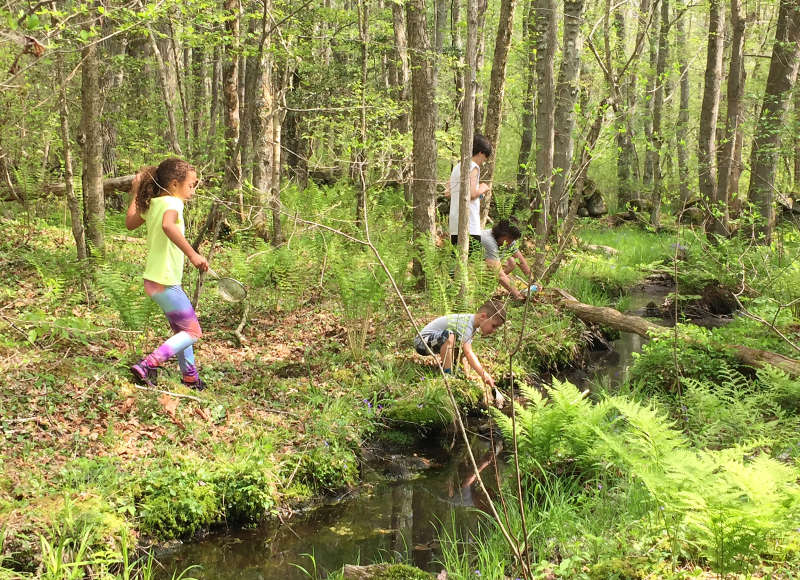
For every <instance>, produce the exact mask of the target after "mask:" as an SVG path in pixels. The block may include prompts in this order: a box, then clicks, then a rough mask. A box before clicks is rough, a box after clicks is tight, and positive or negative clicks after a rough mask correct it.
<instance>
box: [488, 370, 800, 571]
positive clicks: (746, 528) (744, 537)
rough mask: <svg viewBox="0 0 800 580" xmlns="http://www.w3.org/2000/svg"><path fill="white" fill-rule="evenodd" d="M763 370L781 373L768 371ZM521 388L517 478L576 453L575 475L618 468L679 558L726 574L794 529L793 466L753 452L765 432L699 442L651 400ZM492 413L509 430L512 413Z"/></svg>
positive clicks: (732, 378)
mask: <svg viewBox="0 0 800 580" xmlns="http://www.w3.org/2000/svg"><path fill="white" fill-rule="evenodd" d="M765 376H767V377H768V379H769V380H771V381H773V382H775V383H780V382H781V381H782V380H783V377H781V376H780V375H776V374H775V373H774V371H766V372H765ZM727 380H728V384H729V386H730V387H731V388H732V386H733V385H737V384H738V385H739V386H741V385H742V380H743V379H742V378H741V377H740V376H737V375H736V374H735V373H729V376H728V379H727ZM523 394H524V395H525V396H526V397H527V398H528V399H529V400H530V405H529V406H527V407H526V408H525V409H516V410H515V412H516V413H517V421H518V429H519V453H520V457H519V459H520V466H521V469H522V475H523V477H525V478H526V479H528V480H530V479H533V480H534V481H535V478H536V477H537V476H538V474H542V470H544V471H545V477H546V473H547V471H550V472H552V473H560V472H563V470H560V469H559V468H558V465H560V464H563V463H564V461H573V462H577V466H578V468H579V469H578V470H577V474H578V476H580V477H592V476H595V477H596V476H598V475H599V474H600V473H601V471H602V472H605V473H606V474H610V473H616V474H617V482H618V483H617V485H620V486H624V485H625V484H626V482H631V483H633V482H638V483H640V484H642V485H644V488H645V489H646V490H647V492H648V494H649V496H650V498H651V501H652V504H651V505H652V507H653V510H654V511H655V515H657V521H661V522H662V525H663V526H664V530H665V532H666V533H667V534H668V535H669V536H670V538H671V540H672V544H673V550H674V551H675V552H676V553H675V556H676V557H677V555H678V554H693V555H694V556H696V557H699V558H701V559H703V560H705V561H707V562H708V563H710V564H711V565H712V567H713V568H714V569H715V570H718V571H720V572H723V573H724V572H728V571H733V570H745V569H747V567H748V566H749V563H750V561H751V560H753V559H754V558H758V557H759V556H760V555H762V554H765V553H768V552H769V551H770V550H772V549H774V546H775V545H776V542H780V541H781V539H782V538H784V537H785V536H786V535H788V534H791V533H793V530H794V527H795V524H794V522H795V521H796V518H797V515H798V513H800V489H798V486H797V483H796V482H797V478H798V476H800V473H799V472H798V470H797V468H796V467H794V466H790V465H787V464H783V463H779V462H778V461H776V460H774V459H772V458H770V457H768V456H767V455H765V454H763V453H760V451H759V450H760V445H761V444H763V443H764V441H763V440H762V441H754V442H752V443H751V444H750V445H741V446H738V447H733V448H729V449H724V450H721V451H715V450H703V451H697V450H695V449H693V448H692V447H691V445H690V443H689V441H688V440H687V439H686V437H685V436H684V435H683V434H682V433H681V432H680V431H679V430H677V429H676V427H675V425H674V423H673V421H672V420H670V419H669V418H668V417H667V415H666V414H665V413H663V412H662V411H660V410H658V408H657V407H655V406H654V405H652V404H651V405H647V406H645V405H642V404H639V403H637V402H634V401H631V400H629V399H627V398H625V397H621V396H615V397H607V398H606V399H604V400H603V401H601V402H600V403H599V404H597V405H592V404H590V403H589V402H588V401H586V400H584V399H583V398H582V397H581V396H580V393H579V392H578V389H577V388H575V387H574V386H573V385H570V384H569V383H559V382H557V381H556V382H555V383H554V385H553V386H552V387H550V388H549V389H548V394H549V398H548V399H545V398H544V397H543V396H542V395H541V394H539V393H538V392H536V391H533V390H531V389H525V390H523ZM493 416H494V417H495V419H496V421H497V422H498V425H499V426H500V430H501V432H502V433H503V436H504V437H506V438H510V436H511V421H510V419H509V418H507V417H504V416H503V415H502V414H501V413H499V412H493ZM523 466H524V468H523ZM609 468H612V469H611V470H609ZM570 472H571V473H572V472H575V470H571V471H570Z"/></svg>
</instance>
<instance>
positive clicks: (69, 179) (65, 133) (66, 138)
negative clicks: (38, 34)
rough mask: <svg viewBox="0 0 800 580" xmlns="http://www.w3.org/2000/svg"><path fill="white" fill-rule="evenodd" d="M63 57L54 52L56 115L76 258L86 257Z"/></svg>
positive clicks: (83, 258)
mask: <svg viewBox="0 0 800 580" xmlns="http://www.w3.org/2000/svg"><path fill="white" fill-rule="evenodd" d="M63 59H64V57H63V56H62V53H61V52H57V53H56V76H57V82H58V87H59V100H58V116H59V119H60V121H61V146H62V148H63V150H64V189H65V191H66V194H67V207H69V215H70V221H71V222H72V237H73V238H75V248H76V249H77V253H78V259H79V260H85V259H86V237H85V234H84V231H83V216H82V214H81V208H80V201H79V200H78V197H77V196H76V195H75V188H74V183H73V177H74V176H73V173H72V139H71V138H70V134H69V108H68V107H67V81H66V79H65V78H64V62H63Z"/></svg>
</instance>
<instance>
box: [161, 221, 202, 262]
mask: <svg viewBox="0 0 800 580" xmlns="http://www.w3.org/2000/svg"><path fill="white" fill-rule="evenodd" d="M177 222H178V212H177V211H175V210H174V209H168V210H167V211H165V212H164V218H163V219H162V220H161V227H162V228H163V230H164V233H165V234H166V235H167V237H168V238H169V239H170V240H171V241H172V243H173V244H175V245H176V246H178V248H179V249H180V251H181V252H183V253H184V254H186V257H187V258H189V261H190V262H191V263H192V266H194V267H195V268H197V269H198V270H202V271H203V272H205V271H206V270H208V260H206V259H205V258H204V257H203V256H201V255H200V254H198V253H197V252H195V251H194V248H193V247H192V245H191V244H190V243H189V242H188V240H187V239H186V238H185V237H184V235H183V233H181V230H180V228H179V227H178V224H177Z"/></svg>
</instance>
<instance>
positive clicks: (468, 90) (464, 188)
mask: <svg viewBox="0 0 800 580" xmlns="http://www.w3.org/2000/svg"><path fill="white" fill-rule="evenodd" d="M477 58H478V6H477V4H476V2H475V1H474V0H467V52H466V54H465V56H464V103H463V105H462V108H461V177H460V181H461V186H460V187H459V199H458V254H459V261H460V262H461V265H462V270H461V273H462V278H461V292H460V295H461V296H462V297H464V296H466V294H467V285H466V282H467V278H466V272H467V268H466V266H467V259H468V258H469V243H470V237H469V202H470V194H471V189H470V181H471V180H470V175H469V174H470V169H471V165H472V139H473V137H474V135H475V126H474V124H473V123H474V121H475V117H474V114H475V87H476V85H477V84H478V83H477V79H476V78H475V68H476V66H477ZM453 201H456V200H452V201H451V203H452V202H453Z"/></svg>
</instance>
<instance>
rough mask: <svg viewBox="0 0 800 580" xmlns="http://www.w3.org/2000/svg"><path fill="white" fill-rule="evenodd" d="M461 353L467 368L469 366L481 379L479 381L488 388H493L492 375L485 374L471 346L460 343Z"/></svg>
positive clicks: (467, 343)
mask: <svg viewBox="0 0 800 580" xmlns="http://www.w3.org/2000/svg"><path fill="white" fill-rule="evenodd" d="M461 351H462V352H463V353H464V356H465V357H466V359H467V362H468V363H469V366H471V367H472V368H473V369H474V370H475V372H476V373H478V376H479V377H480V378H481V380H482V381H483V382H484V383H486V384H487V385H488V386H490V387H494V379H493V378H492V375H490V374H489V373H488V372H486V371H485V370H484V368H483V366H481V361H479V360H478V357H477V355H476V354H475V351H473V350H472V344H471V343H469V342H464V343H462V344H461Z"/></svg>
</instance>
